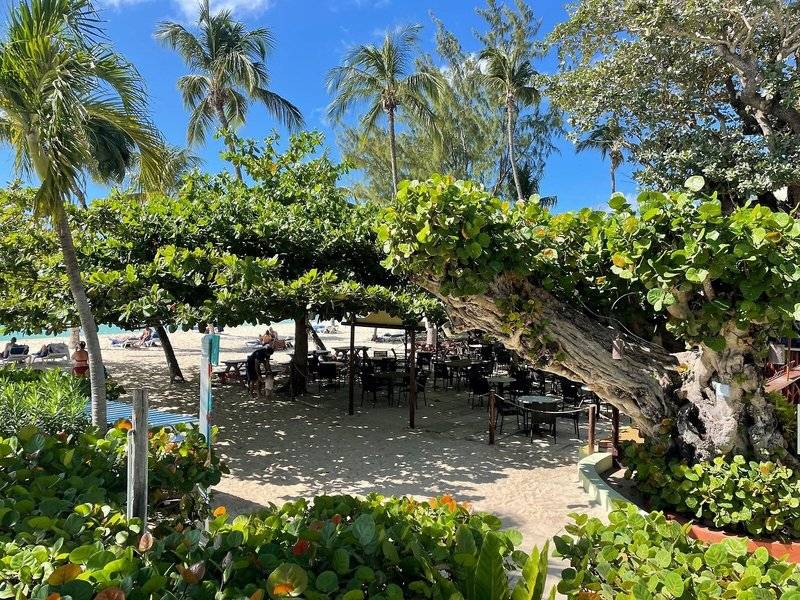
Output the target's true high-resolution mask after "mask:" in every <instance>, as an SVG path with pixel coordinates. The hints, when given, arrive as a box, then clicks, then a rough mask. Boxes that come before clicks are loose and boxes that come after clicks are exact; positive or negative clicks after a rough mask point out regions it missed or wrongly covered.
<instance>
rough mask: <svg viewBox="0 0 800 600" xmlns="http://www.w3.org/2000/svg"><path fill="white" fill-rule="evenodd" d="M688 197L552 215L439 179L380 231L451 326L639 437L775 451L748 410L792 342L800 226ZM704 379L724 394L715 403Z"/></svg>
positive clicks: (410, 189) (422, 185)
mask: <svg viewBox="0 0 800 600" xmlns="http://www.w3.org/2000/svg"><path fill="white" fill-rule="evenodd" d="M686 185H687V188H686V189H685V190H684V191H679V192H672V193H657V192H643V193H642V194H640V195H639V197H638V198H637V208H634V207H633V206H632V205H631V204H630V203H629V202H627V201H626V199H625V197H624V196H622V195H621V194H617V195H614V196H613V197H612V199H611V201H610V203H609V206H610V210H609V211H600V210H590V209H583V210H580V211H575V212H572V211H571V212H565V213H562V214H550V213H549V211H546V210H543V209H542V208H541V206H539V205H538V204H537V203H536V202H535V201H534V202H522V203H517V204H516V205H514V206H511V205H509V204H508V203H507V202H503V201H501V200H499V199H497V198H495V197H493V196H492V195H491V194H489V193H488V192H486V191H484V190H483V189H482V188H481V187H480V186H478V185H476V184H474V183H470V182H464V181H456V180H454V179H452V178H449V177H441V176H437V177H434V178H433V179H431V180H429V181H426V182H404V183H403V184H401V186H400V191H399V193H398V196H397V199H396V201H395V203H393V205H391V206H390V207H388V208H387V209H386V210H385V212H384V214H383V216H382V219H381V221H382V224H381V225H380V227H379V230H378V233H379V239H381V240H382V241H383V242H384V244H385V248H386V249H387V250H388V252H389V258H388V259H387V263H386V264H387V265H388V266H389V267H390V268H391V269H392V270H393V271H395V272H402V273H407V274H410V275H411V276H412V277H413V278H414V279H415V280H416V281H417V282H418V283H420V284H421V285H423V286H425V287H426V288H428V289H430V290H431V291H434V292H436V293H437V294H439V295H440V296H441V297H442V298H443V299H444V301H445V303H446V304H447V305H448V307H449V309H450V311H449V312H450V316H451V318H452V319H454V320H455V321H456V322H459V323H460V324H461V325H462V326H472V327H478V328H482V329H485V330H487V331H492V330H493V329H494V330H495V331H497V332H499V333H500V334H501V335H502V336H503V337H504V338H505V340H506V342H507V343H508V344H509V345H510V346H511V347H514V348H516V349H518V350H521V351H522V352H524V353H525V354H527V355H528V356H530V357H532V358H534V359H536V360H538V361H540V362H541V363H542V364H543V365H545V366H546V367H547V368H549V369H551V370H555V371H556V372H560V373H562V374H565V375H567V376H570V377H571V378H573V379H576V380H579V381H585V382H586V383H588V384H590V386H594V389H595V390H596V391H598V393H600V394H601V395H602V396H604V397H606V398H607V399H608V400H609V401H610V402H612V403H614V404H617V405H618V406H620V407H621V408H623V409H624V410H625V412H626V413H627V414H629V415H631V416H632V417H633V418H634V420H635V421H637V425H639V427H640V428H641V429H642V431H644V432H645V433H646V434H648V435H651V436H656V435H663V434H664V433H667V434H670V435H671V433H672V431H673V429H672V428H673V427H677V428H678V429H679V431H680V433H679V435H680V436H682V437H681V438H680V439H683V440H684V441H685V442H686V444H687V445H689V443H690V438H691V444H692V445H693V448H694V450H695V451H699V452H701V453H703V452H706V451H707V452H709V453H710V454H711V455H713V454H714V452H716V451H719V450H721V451H722V452H723V453H724V452H727V451H729V450H731V449H732V448H734V447H737V448H742V447H744V448H748V447H749V448H750V449H751V450H752V448H753V447H758V448H760V449H762V450H763V449H765V448H767V447H773V448H774V447H776V446H775V444H776V439H775V437H774V436H773V435H772V434H771V433H765V432H764V431H763V429H764V423H765V422H767V421H769V419H770V418H771V417H770V413H769V409H768V408H764V410H765V411H766V416H765V415H762V414H757V413H758V410H760V409H761V408H762V407H763V402H762V401H763V398H761V395H760V394H761V393H760V391H759V388H760V382H761V381H762V378H761V375H760V370H759V368H758V367H760V365H761V364H762V363H763V359H764V354H765V342H766V339H767V337H768V336H784V335H791V333H792V326H793V324H794V321H795V320H797V319H798V318H800V302H798V298H800V267H798V260H799V259H800V221H798V220H797V219H796V218H795V217H792V216H791V215H789V214H787V213H785V212H776V211H773V210H772V209H770V208H768V207H766V206H763V205H760V204H755V203H748V204H746V205H744V206H741V207H738V208H736V209H735V210H733V212H731V213H725V212H723V210H722V203H721V202H720V200H719V198H718V196H717V194H716V193H712V194H710V195H707V194H704V193H703V192H702V189H703V188H704V181H703V179H702V178H701V177H693V178H691V179H689V180H688V181H687V182H686ZM623 300H624V302H623V303H622V304H620V302H621V301H623ZM659 323H662V324H664V325H665V329H666V331H665V332H663V331H662V332H658V333H662V334H664V335H665V336H666V337H669V338H671V339H668V340H665V341H664V342H662V343H661V344H653V343H651V339H650V338H651V337H652V335H653V333H654V331H653V330H650V332H647V331H646V330H645V329H643V325H642V324H645V325H647V324H649V326H650V327H652V326H653V325H654V324H656V325H657V324H659ZM582 327H583V328H585V329H581V328H582ZM570 332H572V333H570ZM614 336H620V337H622V338H623V339H625V340H626V341H627V342H628V348H629V350H628V351H627V353H628V358H627V359H626V366H621V365H614V364H613V362H612V360H611V356H610V354H611V352H610V349H611V348H610V346H611V340H612V339H613V337H614ZM583 340H586V341H585V343H580V342H582V341H583ZM590 340H591V341H590ZM593 346H596V347H593ZM664 346H666V347H667V348H672V349H676V350H682V351H687V352H685V353H684V354H683V355H681V356H678V357H677V358H676V357H673V356H671V355H670V354H669V353H668V352H667V349H665V347H664ZM589 348H592V352H588V351H587V349H589ZM697 360H702V361H704V363H703V369H702V375H698V373H699V372H700V371H701V369H700V366H699V365H698V364H697V363H696V361H697ZM634 366H635V369H634V368H633V367H634ZM603 369H605V371H603ZM698 378H699V379H700V380H701V381H699V382H698ZM690 379H692V380H693V381H694V383H696V384H697V387H699V389H697V390H696V389H694V388H692V387H689V383H688V382H689V380H690ZM712 380H715V381H718V382H721V383H723V384H726V385H728V384H729V385H731V387H732V388H733V391H731V392H730V396H726V397H724V398H723V397H722V396H720V394H719V393H715V392H713V391H709V390H710V389H711V387H712V386H711V382H712ZM745 382H746V383H745ZM737 386H744V388H745V389H744V390H737V389H736V388H737ZM648 390H649V391H648ZM659 390H660V391H659ZM695 393H696V394H697V395H696V396H693V395H692V394H695ZM649 394H652V395H653V396H654V398H655V400H653V398H648V395H649ZM651 401H652V402H653V404H652V405H651V404H650V402H651ZM737 401H741V405H737V404H736V403H737ZM725 406H727V407H729V410H730V411H732V412H733V413H734V414H732V415H730V416H731V419H730V422H729V423H728V425H726V426H729V427H732V431H730V432H728V434H729V435H728V438H727V439H725V440H724V441H723V440H722V433H721V429H717V430H716V431H714V432H712V431H709V430H708V429H710V428H708V429H703V428H705V427H708V425H709V420H710V416H711V415H713V414H714V412H715V411H717V415H718V416H719V415H720V414H723V413H724V412H725V410H726V409H724V408H723V407H725ZM754 407H755V408H754ZM756 408H757V409H758V410H756ZM704 411H706V412H707V413H708V414H705V413H704ZM748 411H750V412H748ZM706 417H708V418H706ZM665 420H666V422H667V423H668V424H669V425H668V426H666V431H664V430H663V428H664V427H665V425H664V423H665ZM740 428H741V429H744V430H746V429H747V428H750V429H751V431H750V433H749V434H748V433H742V431H741V429H740ZM759 436H762V439H757V438H758V437H759Z"/></svg>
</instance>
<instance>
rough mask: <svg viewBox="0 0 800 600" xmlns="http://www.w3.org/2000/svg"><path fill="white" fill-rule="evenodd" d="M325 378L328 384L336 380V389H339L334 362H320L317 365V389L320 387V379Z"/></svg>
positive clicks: (337, 373) (337, 372)
mask: <svg viewBox="0 0 800 600" xmlns="http://www.w3.org/2000/svg"><path fill="white" fill-rule="evenodd" d="M323 379H324V380H326V381H327V382H328V385H331V384H332V383H333V382H336V389H339V369H338V366H337V364H336V363H332V362H320V363H319V364H318V366H317V389H318V390H319V389H321V388H322V380H323Z"/></svg>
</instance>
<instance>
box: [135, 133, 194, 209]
mask: <svg viewBox="0 0 800 600" xmlns="http://www.w3.org/2000/svg"><path fill="white" fill-rule="evenodd" d="M161 153H162V164H161V177H160V178H159V182H158V183H159V185H158V186H157V187H156V188H155V189H152V188H151V187H148V185H147V182H146V181H145V180H143V177H142V171H141V165H140V161H139V158H140V157H139V156H138V155H136V157H135V158H134V162H133V164H132V166H131V168H130V170H129V173H128V182H127V183H128V188H129V191H130V193H131V194H133V195H136V196H138V197H139V198H140V199H141V200H142V201H145V200H147V197H148V196H149V195H150V194H152V193H156V194H163V195H165V196H173V195H175V194H177V193H178V191H179V190H180V188H181V186H182V185H183V178H184V177H185V176H187V175H189V174H190V173H191V172H192V171H193V170H194V169H197V168H199V167H201V166H202V164H203V159H201V158H200V157H199V156H198V155H196V154H194V153H193V152H192V151H191V149H189V148H182V147H180V146H170V145H167V146H165V147H164V148H163V149H162V151H161Z"/></svg>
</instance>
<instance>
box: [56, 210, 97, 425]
mask: <svg viewBox="0 0 800 600" xmlns="http://www.w3.org/2000/svg"><path fill="white" fill-rule="evenodd" d="M55 221H56V230H57V231H58V239H59V242H60V243H61V252H62V254H63V257H64V270H65V271H66V272H67V279H68V280H69V288H70V291H71V292H72V297H73V299H74V300H75V308H76V309H77V311H78V316H79V317H80V321H81V328H82V329H83V335H84V336H85V338H86V350H87V351H88V352H89V383H90V384H91V403H92V424H93V425H94V426H95V427H97V428H98V430H99V431H100V433H101V434H105V432H106V429H107V427H108V421H107V417H106V375H105V369H104V367H103V357H102V353H101V350H100V338H99V337H98V335H97V323H96V322H95V320H94V315H93V314H92V307H91V305H90V304H89V298H88V297H87V296H86V289H85V288H84V286H83V281H82V280H81V272H80V266H79V265H78V256H77V254H76V252H75V243H74V241H73V239H72V232H71V231H70V228H69V222H68V220H67V213H66V210H65V209H64V205H63V203H62V202H60V201H59V202H58V203H57V204H56V207H55Z"/></svg>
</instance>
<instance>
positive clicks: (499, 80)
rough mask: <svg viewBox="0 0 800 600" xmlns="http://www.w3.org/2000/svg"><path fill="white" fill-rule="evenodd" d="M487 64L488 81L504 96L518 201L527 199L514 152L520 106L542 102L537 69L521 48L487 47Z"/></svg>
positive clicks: (486, 77)
mask: <svg viewBox="0 0 800 600" xmlns="http://www.w3.org/2000/svg"><path fill="white" fill-rule="evenodd" d="M480 58H481V61H483V63H484V65H485V80H486V83H487V85H489V86H490V87H491V88H494V89H495V90H496V91H497V92H498V94H499V95H500V96H501V98H502V99H503V103H504V108H505V111H506V134H507V136H508V140H507V142H508V160H509V162H510V163H511V173H512V174H513V176H514V186H515V187H516V189H517V200H519V201H523V200H525V195H524V190H523V186H522V182H521V180H520V175H519V166H518V165H517V158H516V153H515V151H514V131H515V130H516V123H517V115H518V114H519V109H520V105H522V106H531V105H532V104H536V103H537V102H539V100H540V98H541V94H540V93H539V90H538V89H537V88H536V86H535V85H534V80H535V78H536V75H537V73H536V70H535V69H534V68H533V65H532V64H531V62H530V60H528V59H526V58H525V57H524V55H523V54H522V51H521V50H520V49H519V48H518V47H516V46H515V47H513V48H511V49H507V48H486V49H484V50H483V52H481V56H480Z"/></svg>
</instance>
